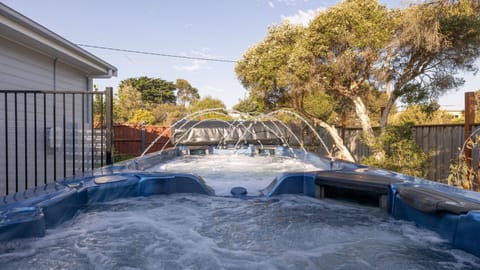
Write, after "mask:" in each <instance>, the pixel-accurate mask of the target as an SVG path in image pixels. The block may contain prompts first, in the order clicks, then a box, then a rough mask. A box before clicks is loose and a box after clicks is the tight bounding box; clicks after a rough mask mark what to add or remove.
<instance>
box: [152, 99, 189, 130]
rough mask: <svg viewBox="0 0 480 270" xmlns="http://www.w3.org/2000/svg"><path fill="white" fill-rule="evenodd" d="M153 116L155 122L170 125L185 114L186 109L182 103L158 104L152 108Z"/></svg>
mask: <svg viewBox="0 0 480 270" xmlns="http://www.w3.org/2000/svg"><path fill="white" fill-rule="evenodd" d="M152 113H153V115H154V116H155V123H156V124H160V125H165V126H170V125H172V124H173V123H175V122H176V121H178V120H180V119H181V118H183V117H184V116H185V115H186V114H187V110H186V109H185V107H184V106H182V105H175V104H168V103H167V104H159V105H157V106H155V107H154V108H153V109H152Z"/></svg>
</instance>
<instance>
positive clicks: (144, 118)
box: [128, 109, 155, 125]
mask: <svg viewBox="0 0 480 270" xmlns="http://www.w3.org/2000/svg"><path fill="white" fill-rule="evenodd" d="M128 122H129V123H132V124H138V123H145V124H148V125H152V124H155V116H154V115H153V113H152V112H151V111H149V110H145V109H139V110H136V111H135V112H134V113H133V116H132V118H130V119H128Z"/></svg>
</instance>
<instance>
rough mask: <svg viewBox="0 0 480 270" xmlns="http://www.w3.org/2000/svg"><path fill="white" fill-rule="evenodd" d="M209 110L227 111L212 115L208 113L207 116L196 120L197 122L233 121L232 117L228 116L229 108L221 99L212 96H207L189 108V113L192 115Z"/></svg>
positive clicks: (216, 112) (212, 113)
mask: <svg viewBox="0 0 480 270" xmlns="http://www.w3.org/2000/svg"><path fill="white" fill-rule="evenodd" d="M207 109H225V111H215V112H211V113H208V112H207V113H206V114H205V115H203V116H200V117H198V118H196V120H203V119H209V118H215V119H222V120H231V117H230V116H228V113H227V111H226V109H227V106H225V104H224V103H223V102H222V101H221V100H220V99H217V98H214V97H211V96H206V97H204V98H201V99H199V100H197V101H195V102H193V103H192V104H190V106H189V107H188V113H190V114H191V113H195V112H199V111H203V110H207Z"/></svg>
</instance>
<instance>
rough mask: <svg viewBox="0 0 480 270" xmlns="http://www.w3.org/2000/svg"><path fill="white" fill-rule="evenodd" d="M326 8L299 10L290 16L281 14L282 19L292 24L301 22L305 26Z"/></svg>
mask: <svg viewBox="0 0 480 270" xmlns="http://www.w3.org/2000/svg"><path fill="white" fill-rule="evenodd" d="M325 10H326V8H317V9H309V10H306V11H304V10H299V11H297V13H296V14H294V15H292V16H283V15H282V20H284V21H289V22H290V23H292V24H302V25H304V26H307V25H308V24H309V23H310V21H311V20H312V19H313V18H314V17H315V16H316V15H317V14H318V13H320V12H322V11H325Z"/></svg>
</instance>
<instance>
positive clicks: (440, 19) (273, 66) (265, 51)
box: [236, 0, 480, 161]
mask: <svg viewBox="0 0 480 270" xmlns="http://www.w3.org/2000/svg"><path fill="white" fill-rule="evenodd" d="M479 11H480V8H479V3H478V1H473V0H458V1H449V0H439V1H435V2H431V3H427V4H422V5H413V6H411V7H409V8H407V9H405V10H395V9H394V10H388V9H387V8H386V7H385V6H383V5H380V4H378V2H377V1H376V0H347V1H344V2H342V3H340V4H338V5H337V6H334V7H332V8H329V9H328V10H326V11H324V12H322V13H319V14H318V15H317V16H316V17H315V18H314V19H313V20H312V22H311V23H310V25H309V26H308V27H307V28H305V29H303V28H302V27H296V26H289V25H288V24H282V25H279V26H273V27H271V28H270V29H269V33H268V35H267V37H266V38H265V39H264V40H263V41H262V42H260V43H259V44H257V45H256V46H255V47H253V48H251V49H249V50H248V51H247V52H246V53H245V55H244V57H243V59H242V60H241V61H239V63H238V65H237V67H236V72H237V76H238V77H239V79H240V81H241V82H242V83H243V85H244V86H245V87H246V88H247V89H248V90H249V92H250V95H251V96H253V97H254V98H255V99H256V100H260V101H263V103H262V104H264V105H265V106H264V107H267V108H274V107H276V106H280V107H282V106H287V107H291V108H295V109H297V110H298V111H300V112H302V113H303V114H305V115H307V116H309V117H310V119H312V120H313V121H314V122H316V123H317V124H319V125H320V126H322V127H324V128H325V129H327V130H328V131H329V133H330V134H331V135H332V138H333V139H334V141H335V143H336V144H337V146H338V145H340V144H341V143H342V141H341V140H339V138H338V136H337V135H338V134H336V130H335V129H333V128H332V126H331V125H328V123H326V122H325V121H327V119H324V118H323V119H321V117H325V116H319V115H318V113H317V115H315V114H312V113H311V112H310V111H309V110H307V109H308V106H307V107H306V106H305V104H306V103H305V99H307V98H308V99H310V98H311V97H312V96H315V95H318V93H324V94H325V95H328V96H332V97H333V99H334V100H335V101H336V102H338V104H341V105H342V106H341V107H342V108H347V109H348V108H352V109H353V110H354V111H355V114H356V118H357V121H358V123H359V124H360V125H361V127H362V129H363V133H364V138H365V142H366V143H367V144H368V145H369V146H370V147H371V148H372V150H373V151H374V154H375V158H376V159H377V160H378V161H381V160H383V159H385V154H386V150H387V149H385V148H384V145H383V144H382V140H379V139H378V138H377V137H376V136H375V133H374V132H373V128H372V126H373V124H375V122H376V121H375V119H374V116H378V113H379V112H380V111H381V110H380V107H385V109H384V110H383V114H382V118H381V119H378V121H379V124H380V125H381V126H382V133H383V134H385V132H386V129H385V128H386V126H387V124H388V117H389V116H390V115H391V111H392V109H394V105H395V102H396V101H397V100H401V101H403V102H406V103H420V104H424V105H428V104H431V102H432V101H434V100H435V99H436V98H437V97H438V96H439V95H440V94H442V93H444V92H445V91H447V90H450V89H453V88H455V87H458V86H459V85H461V83H462V82H463V81H462V80H461V78H457V77H455V76H456V75H457V72H458V71H459V70H469V71H473V70H475V69H476V68H475V66H474V61H475V60H476V59H477V58H478V56H479V53H480V46H478V45H479V40H480V19H479V18H480V17H479ZM312 93H315V94H312ZM372 100H376V101H378V102H374V103H373V104H374V106H372V105H373V104H372V102H371V101H372ZM375 107H376V108H375ZM342 154H344V151H342ZM345 155H346V154H344V156H345Z"/></svg>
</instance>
